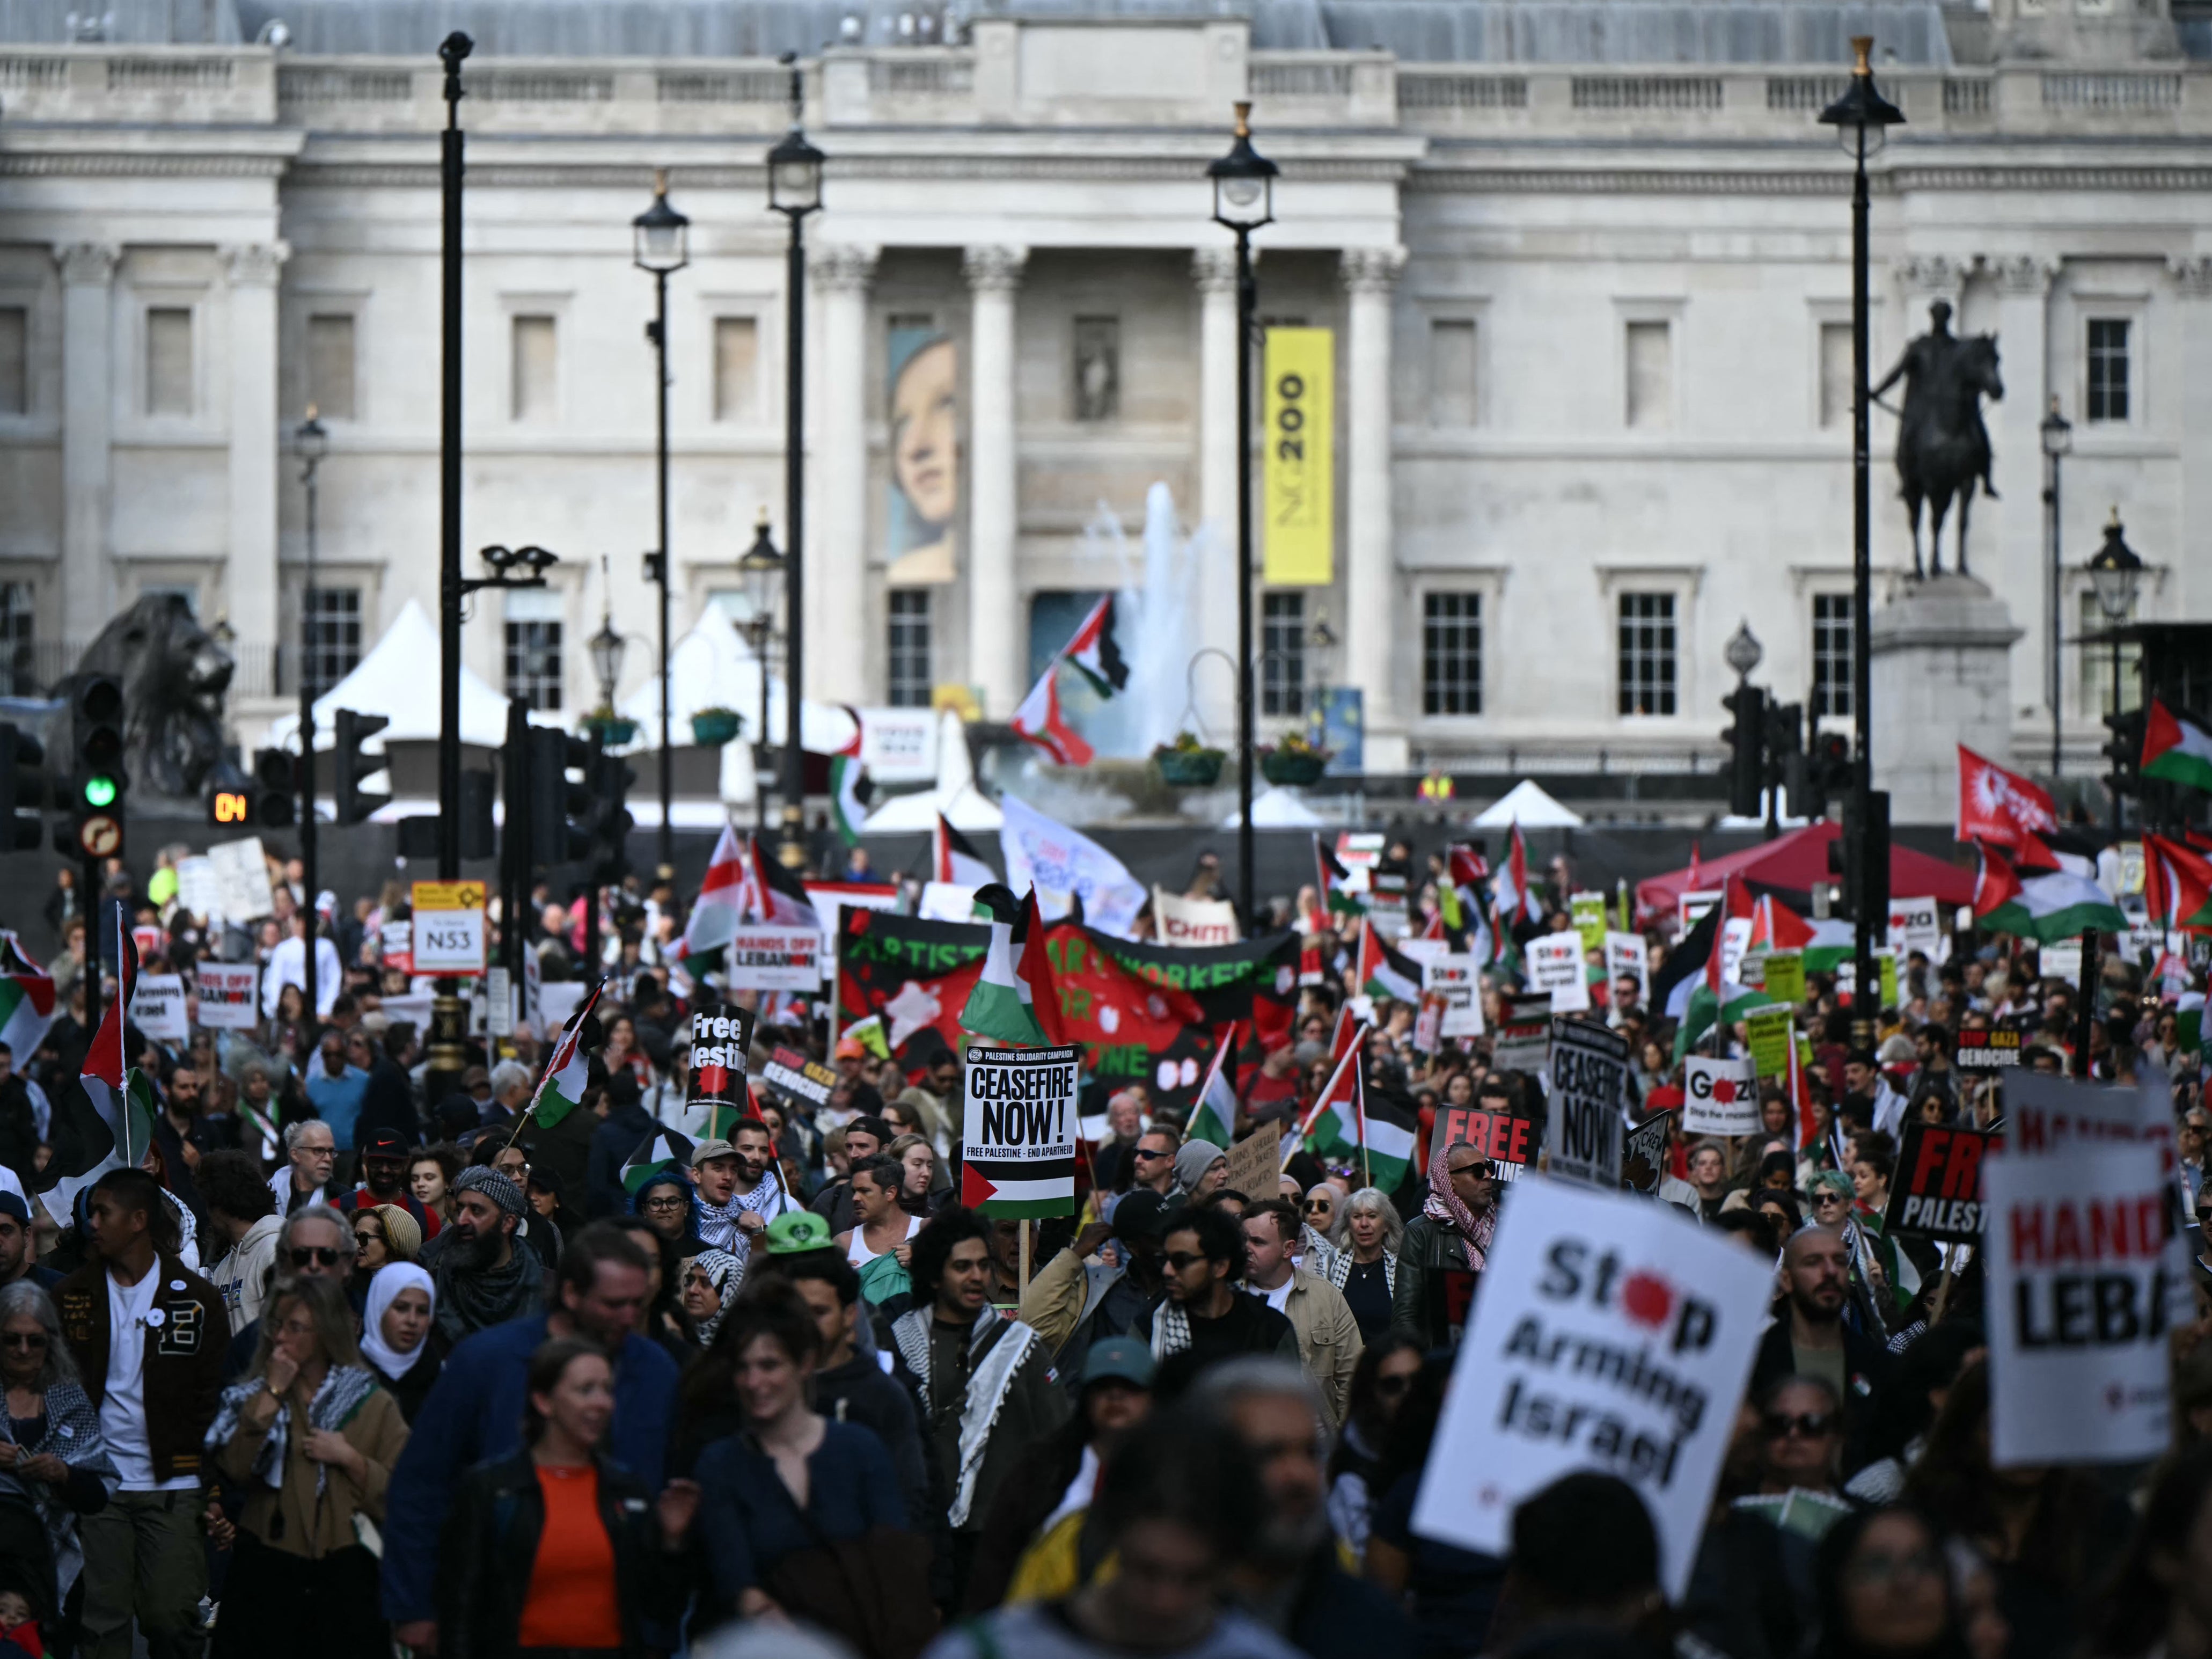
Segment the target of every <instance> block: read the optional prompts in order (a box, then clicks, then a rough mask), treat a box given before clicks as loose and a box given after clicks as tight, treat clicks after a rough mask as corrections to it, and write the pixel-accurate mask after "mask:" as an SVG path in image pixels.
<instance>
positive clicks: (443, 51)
mask: <svg viewBox="0 0 2212 1659" xmlns="http://www.w3.org/2000/svg"><path fill="white" fill-rule="evenodd" d="M475 46H476V43H475V42H474V41H472V40H470V39H469V37H468V36H467V35H465V34H464V33H461V32H460V31H459V30H458V29H456V30H454V31H453V33H451V34H449V35H447V37H446V38H445V40H444V41H443V42H442V43H441V45H440V46H439V47H438V57H439V59H440V61H441V62H442V63H443V64H445V66H446V81H445V100H446V126H445V131H443V132H441V134H440V135H439V161H438V176H439V186H440V196H441V204H440V205H441V222H440V232H439V242H440V248H439V253H440V264H439V294H440V305H441V319H440V328H439V334H440V359H441V360H440V363H439V421H438V878H439V879H440V880H441V881H455V880H458V879H459V877H460V873H461V597H462V595H461V588H462V576H461V372H462V366H461V179H462V173H463V167H462V160H463V157H462V149H463V140H462V137H461V98H462V96H463V94H462V91H461V64H463V63H464V62H465V60H466V59H467V58H468V55H469V53H470V52H472V51H474V50H475ZM433 988H434V990H435V996H434V997H433V999H432V1000H431V1004H430V1042H429V1051H430V1052H429V1064H428V1072H427V1073H426V1075H425V1077H424V1079H423V1085H424V1088H425V1090H426V1091H427V1093H426V1097H427V1098H428V1099H431V1100H443V1099H444V1098H445V1097H447V1095H449V1094H451V1093H452V1092H453V1091H454V1090H455V1089H457V1088H459V1086H460V1079H461V1073H462V1072H463V1070H464V1069H465V1056H464V1054H463V1051H462V1047H461V1044H462V1041H463V1038H464V1036H465V1032H464V1030H463V1029H462V1017H463V1012H464V1006H463V1004H462V1001H461V994H460V993H461V982H460V981H459V980H458V979H452V978H446V979H441V980H439V981H436V983H435V987H433Z"/></svg>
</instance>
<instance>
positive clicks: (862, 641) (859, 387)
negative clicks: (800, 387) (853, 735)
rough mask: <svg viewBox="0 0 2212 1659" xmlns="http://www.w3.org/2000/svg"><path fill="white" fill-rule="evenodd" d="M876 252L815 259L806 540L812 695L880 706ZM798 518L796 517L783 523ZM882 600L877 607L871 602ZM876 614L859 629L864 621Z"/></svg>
mask: <svg viewBox="0 0 2212 1659" xmlns="http://www.w3.org/2000/svg"><path fill="white" fill-rule="evenodd" d="M877 252H878V250H877V249H875V248H872V247H852V246H846V247H839V246H828V247H822V248H817V249H816V250H815V251H814V252H813V253H812V255H811V259H810V268H811V270H812V272H813V276H814V289H815V292H816V293H817V295H819V296H820V310H821V313H822V323H821V331H820V334H819V338H820V340H821V343H822V362H821V368H820V370H819V372H818V373H817V374H814V375H812V376H811V377H810V379H811V385H812V386H813V387H814V388H816V390H815V392H814V393H813V396H812V399H811V401H812V404H813V406H814V407H815V408H816V409H817V410H818V411H819V413H818V414H817V416H816V422H817V424H816V427H815V432H816V434H817V441H816V444H815V448H814V465H813V485H812V494H811V497H810V499H809V501H808V503H807V506H808V512H807V515H806V517H807V526H806V529H807V535H806V559H807V566H806V686H805V695H807V696H813V697H819V698H822V699H823V700H824V701H828V702H854V703H859V702H879V701H880V700H881V693H882V690H883V688H882V684H881V681H882V678H883V669H882V662H883V655H884V653H883V649H882V642H883V637H884V632H883V627H882V623H881V618H880V613H879V611H875V610H872V603H877V604H879V601H876V602H871V601H869V600H867V599H864V598H863V596H864V595H866V594H868V593H869V592H870V589H871V586H872V584H870V583H869V582H868V580H866V573H867V536H868V386H867V377H868V283H869V282H870V281H871V279H872V278H873V276H874V275H875V270H876V255H877ZM784 522H785V524H786V525H787V526H788V525H789V523H790V522H791V520H790V519H789V517H788V514H787V516H786V518H785V520H784ZM869 616H874V617H875V618H876V620H875V622H874V623H873V625H872V628H871V629H869V630H868V631H867V632H866V634H865V635H862V637H860V638H858V639H856V638H855V637H854V635H855V634H856V633H860V632H861V630H860V629H857V628H856V627H855V626H854V619H855V618H856V617H869Z"/></svg>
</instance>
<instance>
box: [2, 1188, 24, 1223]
mask: <svg viewBox="0 0 2212 1659" xmlns="http://www.w3.org/2000/svg"><path fill="white" fill-rule="evenodd" d="M0 1215H4V1216H12V1217H13V1218H15V1222H16V1225H19V1226H23V1227H27V1226H29V1225H31V1206H29V1205H28V1204H26V1203H25V1202H24V1201H23V1195H22V1194H21V1193H12V1192H5V1191H0Z"/></svg>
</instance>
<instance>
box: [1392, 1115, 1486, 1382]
mask: <svg viewBox="0 0 2212 1659" xmlns="http://www.w3.org/2000/svg"><path fill="white" fill-rule="evenodd" d="M1497 1229H1498V1170H1497V1166H1496V1165H1494V1164H1492V1162H1491V1161H1490V1159H1489V1158H1487V1157H1486V1156H1485V1155H1484V1154H1483V1152H1482V1149H1481V1148H1480V1147H1479V1146H1474V1145H1473V1144H1472V1143H1471V1142H1468V1141H1464V1140H1455V1141H1454V1142H1453V1143H1452V1144H1451V1145H1450V1146H1447V1147H1445V1148H1444V1149H1443V1152H1439V1153H1437V1155H1436V1156H1435V1157H1434V1158H1432V1159H1431V1163H1430V1166H1429V1195H1428V1198H1427V1200H1426V1201H1425V1202H1424V1203H1423V1204H1422V1206H1421V1212H1420V1213H1419V1215H1417V1216H1415V1217H1414V1218H1413V1220H1411V1221H1410V1222H1408V1223H1407V1225H1406V1242H1405V1243H1404V1244H1403V1245H1402V1246H1401V1248H1400V1249H1399V1252H1398V1285H1397V1288H1396V1289H1395V1291H1392V1292H1391V1293H1390V1328H1391V1329H1392V1330H1394V1331H1402V1332H1403V1333H1404V1334H1406V1335H1407V1336H1410V1337H1412V1338H1413V1340H1415V1341H1416V1342H1418V1343H1419V1344H1420V1345H1421V1347H1422V1349H1423V1350H1424V1351H1426V1350H1428V1349H1430V1348H1441V1347H1444V1346H1449V1344H1451V1343H1453V1342H1455V1341H1457V1340H1458V1339H1459V1333H1460V1332H1461V1330H1462V1329H1463V1328H1465V1326H1466V1323H1467V1316H1468V1308H1469V1307H1470V1305H1472V1304H1473V1302H1474V1286H1475V1282H1476V1280H1477V1279H1478V1278H1479V1277H1480V1274H1481V1273H1482V1269H1483V1265H1484V1263H1485V1262H1486V1260H1487V1259H1488V1255H1489V1250H1490V1241H1491V1239H1492V1237H1494V1236H1495V1234H1496V1232H1497Z"/></svg>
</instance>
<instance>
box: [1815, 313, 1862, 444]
mask: <svg viewBox="0 0 2212 1659" xmlns="http://www.w3.org/2000/svg"><path fill="white" fill-rule="evenodd" d="M1853 377H1854V370H1853V365H1852V358H1851V325H1850V324H1849V323H1823V324H1821V325H1820V424H1821V425H1822V426H1824V427H1826V426H1848V425H1849V424H1850V418H1851V398H1852V380H1853Z"/></svg>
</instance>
